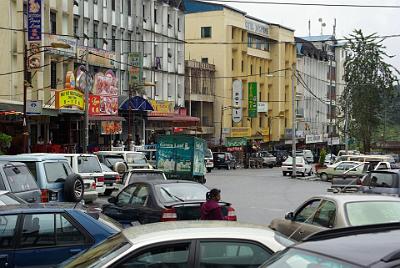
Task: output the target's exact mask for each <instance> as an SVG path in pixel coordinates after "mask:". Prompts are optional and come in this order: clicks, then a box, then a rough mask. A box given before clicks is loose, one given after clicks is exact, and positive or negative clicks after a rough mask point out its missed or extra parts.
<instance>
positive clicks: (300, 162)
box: [281, 156, 313, 177]
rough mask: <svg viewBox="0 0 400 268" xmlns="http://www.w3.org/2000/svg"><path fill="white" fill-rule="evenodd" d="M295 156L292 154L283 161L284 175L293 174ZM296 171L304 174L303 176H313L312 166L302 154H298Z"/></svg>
mask: <svg viewBox="0 0 400 268" xmlns="http://www.w3.org/2000/svg"><path fill="white" fill-rule="evenodd" d="M292 165H293V158H292V157H291V156H289V157H288V159H286V161H285V162H283V163H282V167H281V168H282V174H283V176H286V175H291V174H292ZM296 173H297V174H300V175H302V176H303V177H304V176H306V175H308V176H311V175H312V173H313V171H312V166H311V165H310V164H308V163H307V161H306V160H305V159H304V157H302V156H296Z"/></svg>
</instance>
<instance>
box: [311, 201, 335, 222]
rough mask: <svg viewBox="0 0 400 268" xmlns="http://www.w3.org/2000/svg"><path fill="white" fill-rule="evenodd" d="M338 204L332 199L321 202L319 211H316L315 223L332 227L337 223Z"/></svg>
mask: <svg viewBox="0 0 400 268" xmlns="http://www.w3.org/2000/svg"><path fill="white" fill-rule="evenodd" d="M335 218H336V205H335V203H333V202H331V201H327V200H324V201H322V202H321V205H320V206H319V208H318V210H317V212H315V215H314V219H313V224H315V225H319V226H322V227H326V228H332V227H333V226H334V225H335Z"/></svg>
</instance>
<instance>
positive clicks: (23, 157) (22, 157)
mask: <svg viewBox="0 0 400 268" xmlns="http://www.w3.org/2000/svg"><path fill="white" fill-rule="evenodd" d="M45 160H67V159H66V158H65V157H64V156H62V155H59V154H44V153H36V154H18V155H2V156H0V161H12V162H13V161H45Z"/></svg>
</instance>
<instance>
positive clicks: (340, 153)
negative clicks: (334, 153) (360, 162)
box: [338, 150, 360, 156]
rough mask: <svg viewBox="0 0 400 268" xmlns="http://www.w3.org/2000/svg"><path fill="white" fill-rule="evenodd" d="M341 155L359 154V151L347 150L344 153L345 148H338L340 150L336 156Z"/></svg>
mask: <svg viewBox="0 0 400 268" xmlns="http://www.w3.org/2000/svg"><path fill="white" fill-rule="evenodd" d="M342 155H360V151H357V150H347V153H346V150H340V151H339V152H338V156H342Z"/></svg>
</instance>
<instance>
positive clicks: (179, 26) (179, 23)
mask: <svg viewBox="0 0 400 268" xmlns="http://www.w3.org/2000/svg"><path fill="white" fill-rule="evenodd" d="M180 31H181V18H178V32H180Z"/></svg>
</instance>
